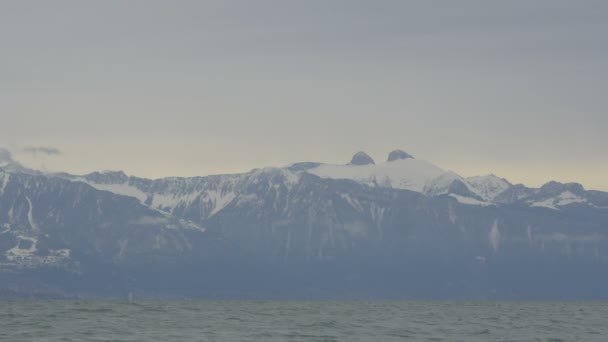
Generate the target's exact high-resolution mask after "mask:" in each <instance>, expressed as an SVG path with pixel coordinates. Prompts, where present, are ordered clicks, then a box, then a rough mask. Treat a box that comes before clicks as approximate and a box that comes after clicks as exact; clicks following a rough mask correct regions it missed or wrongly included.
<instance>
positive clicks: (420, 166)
mask: <svg viewBox="0 0 608 342" xmlns="http://www.w3.org/2000/svg"><path fill="white" fill-rule="evenodd" d="M268 173H275V174H276V175H280V177H281V178H282V179H283V180H284V181H283V184H284V185H285V186H286V187H287V188H290V187H293V185H294V184H297V183H298V182H299V180H300V178H301V177H302V175H303V174H310V175H315V176H318V177H320V178H325V179H343V180H351V181H354V182H356V183H358V184H362V185H366V186H370V187H373V188H392V189H400V190H409V191H414V192H418V193H421V194H424V195H426V196H431V197H432V196H442V195H448V196H451V197H453V198H454V199H456V200H457V201H458V202H460V203H463V204H467V205H482V206H489V205H505V204H513V203H521V204H527V205H530V206H533V207H544V208H549V209H553V210H559V209H560V208H561V207H564V206H567V205H570V204H584V205H589V206H592V207H597V208H608V201H606V199H605V198H603V197H602V196H594V195H592V194H590V196H588V195H587V194H586V193H587V192H586V191H585V189H584V188H583V186H582V185H580V184H577V183H567V184H561V183H558V182H549V183H547V184H545V185H544V186H543V187H541V188H540V189H534V188H528V187H525V186H524V185H522V184H518V185H513V184H511V183H510V182H509V181H508V180H506V179H504V178H500V177H498V176H495V175H493V174H491V175H486V176H473V177H466V178H465V177H462V176H460V175H458V174H456V173H455V172H453V171H449V170H444V169H442V168H440V167H438V166H436V165H434V164H432V163H430V162H427V161H424V160H420V159H415V158H414V157H412V156H411V155H409V154H407V153H406V152H404V151H401V150H395V151H392V152H391V153H389V157H388V159H387V161H386V162H383V163H378V164H376V163H375V162H374V160H373V159H372V158H371V157H370V156H369V155H367V154H366V153H364V152H358V153H356V154H355V155H354V156H353V158H352V160H351V162H349V163H348V164H322V163H296V164H292V165H289V166H287V167H284V168H264V169H255V170H252V171H251V172H247V173H243V174H229V175H219V176H207V177H194V178H178V177H170V178H162V179H158V180H147V179H142V178H138V177H129V176H127V175H126V174H125V173H124V172H122V171H104V172H95V173H91V174H88V175H85V176H71V175H63V176H64V177H65V178H66V179H70V180H72V181H80V182H84V183H86V184H88V185H90V186H92V187H94V188H96V189H98V190H102V191H109V192H112V193H115V194H117V195H123V196H129V197H133V198H136V199H137V200H139V201H140V202H141V203H143V204H146V205H148V206H150V207H152V208H154V209H158V210H163V211H167V212H169V213H171V212H173V211H174V210H175V208H178V207H183V206H187V205H191V204H192V203H193V202H195V201H198V202H199V203H204V206H205V207H207V208H209V209H208V210H207V211H208V216H213V215H214V214H217V213H218V212H219V211H220V210H222V209H223V208H224V207H225V206H226V205H228V204H229V203H231V202H232V201H235V200H237V201H238V195H239V193H238V186H237V185H238V184H239V183H240V184H247V183H249V182H254V183H255V181H256V177H259V176H260V175H262V174H268ZM594 193H596V194H597V192H594Z"/></svg>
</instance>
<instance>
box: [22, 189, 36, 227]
mask: <svg viewBox="0 0 608 342" xmlns="http://www.w3.org/2000/svg"><path fill="white" fill-rule="evenodd" d="M25 200H26V201H27V204H28V205H29V209H28V210H27V221H28V222H29V223H30V227H32V229H33V230H38V225H37V224H36V222H34V215H33V210H34V206H33V205H32V201H31V200H30V198H29V197H27V196H26V197H25Z"/></svg>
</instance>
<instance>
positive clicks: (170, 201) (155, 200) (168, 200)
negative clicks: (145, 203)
mask: <svg viewBox="0 0 608 342" xmlns="http://www.w3.org/2000/svg"><path fill="white" fill-rule="evenodd" d="M198 196H200V192H193V193H189V194H185V195H181V194H171V193H167V194H160V193H155V194H153V197H152V204H151V206H152V207H153V208H156V209H164V208H170V209H171V210H173V209H174V208H175V207H177V206H179V205H181V204H190V203H192V202H194V200H196V198H197V197H198Z"/></svg>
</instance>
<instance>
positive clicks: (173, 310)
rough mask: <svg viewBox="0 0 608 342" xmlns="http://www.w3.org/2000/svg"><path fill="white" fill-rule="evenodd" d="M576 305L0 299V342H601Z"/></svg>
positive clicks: (599, 306) (590, 317) (588, 312)
mask: <svg viewBox="0 0 608 342" xmlns="http://www.w3.org/2000/svg"><path fill="white" fill-rule="evenodd" d="M606 317H608V305H607V304H606V303H584V302H385V301H372V302H366V301H350V302H322V301H318V302H317V301H308V302H305V301H302V302H300V301H196V302H190V301H143V302H138V303H133V304H129V303H127V302H120V301H3V302H0V341H23V342H28V341H31V342H34V341H125V342H126V341H223V342H230V341H264V342H267V341H294V342H300V341H301V342H305V341H326V342H329V341H349V342H356V341H360V342H367V341H383V342H387V341H404V340H405V341H467V342H474V341H598V342H599V341H605V336H606V335H608V327H607V326H606V324H605V323H606Z"/></svg>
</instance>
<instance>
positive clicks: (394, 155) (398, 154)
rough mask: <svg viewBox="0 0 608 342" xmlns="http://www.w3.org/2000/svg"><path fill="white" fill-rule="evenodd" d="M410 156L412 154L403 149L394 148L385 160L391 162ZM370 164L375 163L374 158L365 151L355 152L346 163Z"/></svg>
mask: <svg viewBox="0 0 608 342" xmlns="http://www.w3.org/2000/svg"><path fill="white" fill-rule="evenodd" d="M410 158H412V159H413V158H414V157H412V155H410V154H408V153H407V152H405V151H402V150H394V151H392V152H391V153H389V154H388V159H387V161H389V162H392V161H395V160H400V159H410ZM370 164H376V163H375V162H374V159H373V158H372V157H370V156H369V154H367V153H365V152H357V153H355V155H354V156H353V159H351V161H350V163H348V165H370Z"/></svg>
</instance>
